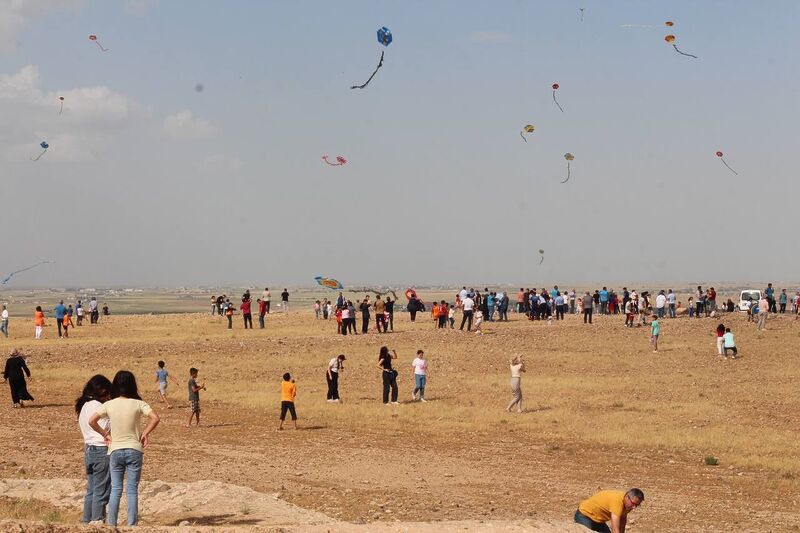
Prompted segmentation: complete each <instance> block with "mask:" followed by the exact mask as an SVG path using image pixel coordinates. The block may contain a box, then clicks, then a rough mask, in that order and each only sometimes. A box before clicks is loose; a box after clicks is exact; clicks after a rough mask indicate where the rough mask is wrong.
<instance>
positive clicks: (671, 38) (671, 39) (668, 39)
mask: <svg viewBox="0 0 800 533" xmlns="http://www.w3.org/2000/svg"><path fill="white" fill-rule="evenodd" d="M664 40H665V41H666V42H667V43H669V44H671V45H672V48H674V49H675V51H676V52H678V53H679V54H680V55H682V56H688V57H693V58H695V59H697V56H695V55H692V54H687V53H686V52H681V51H680V50H678V47H677V46H675V36H674V35H667V36H666V37H664Z"/></svg>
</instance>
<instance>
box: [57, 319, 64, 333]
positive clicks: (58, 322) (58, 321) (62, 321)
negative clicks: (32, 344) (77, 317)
mask: <svg viewBox="0 0 800 533" xmlns="http://www.w3.org/2000/svg"><path fill="white" fill-rule="evenodd" d="M56 324H58V336H59V337H60V336H61V327H62V326H63V325H64V319H63V318H56Z"/></svg>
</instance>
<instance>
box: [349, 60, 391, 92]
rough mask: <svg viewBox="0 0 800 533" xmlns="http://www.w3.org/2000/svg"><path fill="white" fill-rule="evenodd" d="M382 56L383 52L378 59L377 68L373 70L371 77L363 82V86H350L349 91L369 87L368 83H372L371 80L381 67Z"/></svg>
mask: <svg viewBox="0 0 800 533" xmlns="http://www.w3.org/2000/svg"><path fill="white" fill-rule="evenodd" d="M383 54H384V53H383V52H381V58H380V60H378V66H377V67H375V70H374V71H373V72H372V75H371V76H370V77H369V79H368V80H367V81H365V82H364V83H363V84H361V85H351V86H350V88H351V89H363V88H364V87H366V86H367V85H369V82H371V81H372V78H374V77H375V74H377V73H378V69H380V68H381V67H382V66H383Z"/></svg>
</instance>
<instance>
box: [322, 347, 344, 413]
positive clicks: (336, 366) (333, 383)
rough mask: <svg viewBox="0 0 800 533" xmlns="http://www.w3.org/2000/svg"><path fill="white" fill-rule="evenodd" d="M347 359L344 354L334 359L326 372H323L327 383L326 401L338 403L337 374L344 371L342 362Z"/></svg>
mask: <svg viewBox="0 0 800 533" xmlns="http://www.w3.org/2000/svg"><path fill="white" fill-rule="evenodd" d="M346 359H347V357H345V356H344V354H341V355H339V356H338V357H334V358H333V359H331V360H330V362H329V363H328V370H327V371H326V372H325V379H326V381H327V382H328V401H329V402H330V403H339V372H341V371H342V370H344V361H345V360H346Z"/></svg>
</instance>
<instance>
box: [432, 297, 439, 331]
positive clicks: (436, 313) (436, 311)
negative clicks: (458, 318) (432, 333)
mask: <svg viewBox="0 0 800 533" xmlns="http://www.w3.org/2000/svg"><path fill="white" fill-rule="evenodd" d="M431 318H432V319H433V327H434V328H438V327H439V304H438V303H436V302H433V306H432V307H431Z"/></svg>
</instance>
